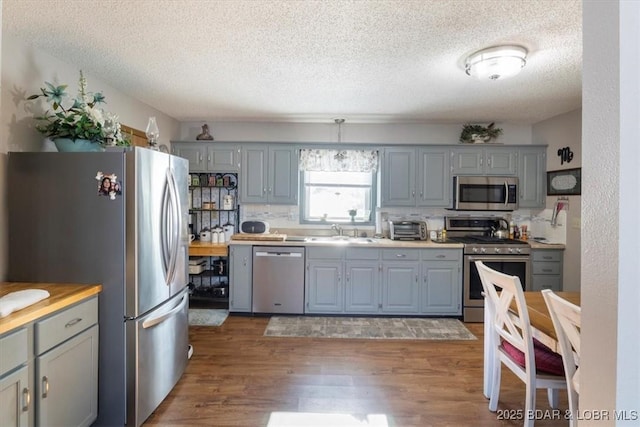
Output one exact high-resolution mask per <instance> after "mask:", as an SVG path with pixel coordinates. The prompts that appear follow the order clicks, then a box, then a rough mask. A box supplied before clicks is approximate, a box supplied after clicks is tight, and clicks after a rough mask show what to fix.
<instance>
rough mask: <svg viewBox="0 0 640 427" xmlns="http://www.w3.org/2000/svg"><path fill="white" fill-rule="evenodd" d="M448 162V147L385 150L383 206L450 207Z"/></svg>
mask: <svg viewBox="0 0 640 427" xmlns="http://www.w3.org/2000/svg"><path fill="white" fill-rule="evenodd" d="M449 159H450V154H449V149H448V148H447V147H425V148H419V149H416V148H410V147H393V148H387V149H385V150H384V159H383V166H382V171H381V173H382V181H381V182H382V206H420V207H447V206H449V203H450V199H451V194H450V193H451V189H450V188H451V186H450V183H449V181H450V175H449V169H450V166H449Z"/></svg>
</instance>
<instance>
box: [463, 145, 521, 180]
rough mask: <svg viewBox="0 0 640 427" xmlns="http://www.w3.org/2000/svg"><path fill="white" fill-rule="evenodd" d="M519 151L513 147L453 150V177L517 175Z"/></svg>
mask: <svg viewBox="0 0 640 427" xmlns="http://www.w3.org/2000/svg"><path fill="white" fill-rule="evenodd" d="M517 167H518V151H517V150H516V149H514V148H512V147H477V146H473V145H471V146H465V147H456V148H452V149H451V175H510V176H513V175H516V172H517Z"/></svg>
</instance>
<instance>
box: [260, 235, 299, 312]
mask: <svg viewBox="0 0 640 427" xmlns="http://www.w3.org/2000/svg"><path fill="white" fill-rule="evenodd" d="M253 312H254V313H287V314H302V313H304V247H299V246H254V247H253Z"/></svg>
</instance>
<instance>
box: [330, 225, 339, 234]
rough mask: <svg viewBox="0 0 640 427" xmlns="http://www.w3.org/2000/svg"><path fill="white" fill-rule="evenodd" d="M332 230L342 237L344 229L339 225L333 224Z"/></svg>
mask: <svg viewBox="0 0 640 427" xmlns="http://www.w3.org/2000/svg"><path fill="white" fill-rule="evenodd" d="M331 229H332V230H335V231H336V235H338V236H342V227H340V226H339V225H338V224H331Z"/></svg>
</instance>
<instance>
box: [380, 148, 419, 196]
mask: <svg viewBox="0 0 640 427" xmlns="http://www.w3.org/2000/svg"><path fill="white" fill-rule="evenodd" d="M415 157H416V150H415V149H414V148H402V147H397V148H396V147H394V148H388V149H385V150H384V158H383V162H382V170H381V173H382V206H383V207H384V206H415V205H416V172H415V168H416V159H415Z"/></svg>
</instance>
